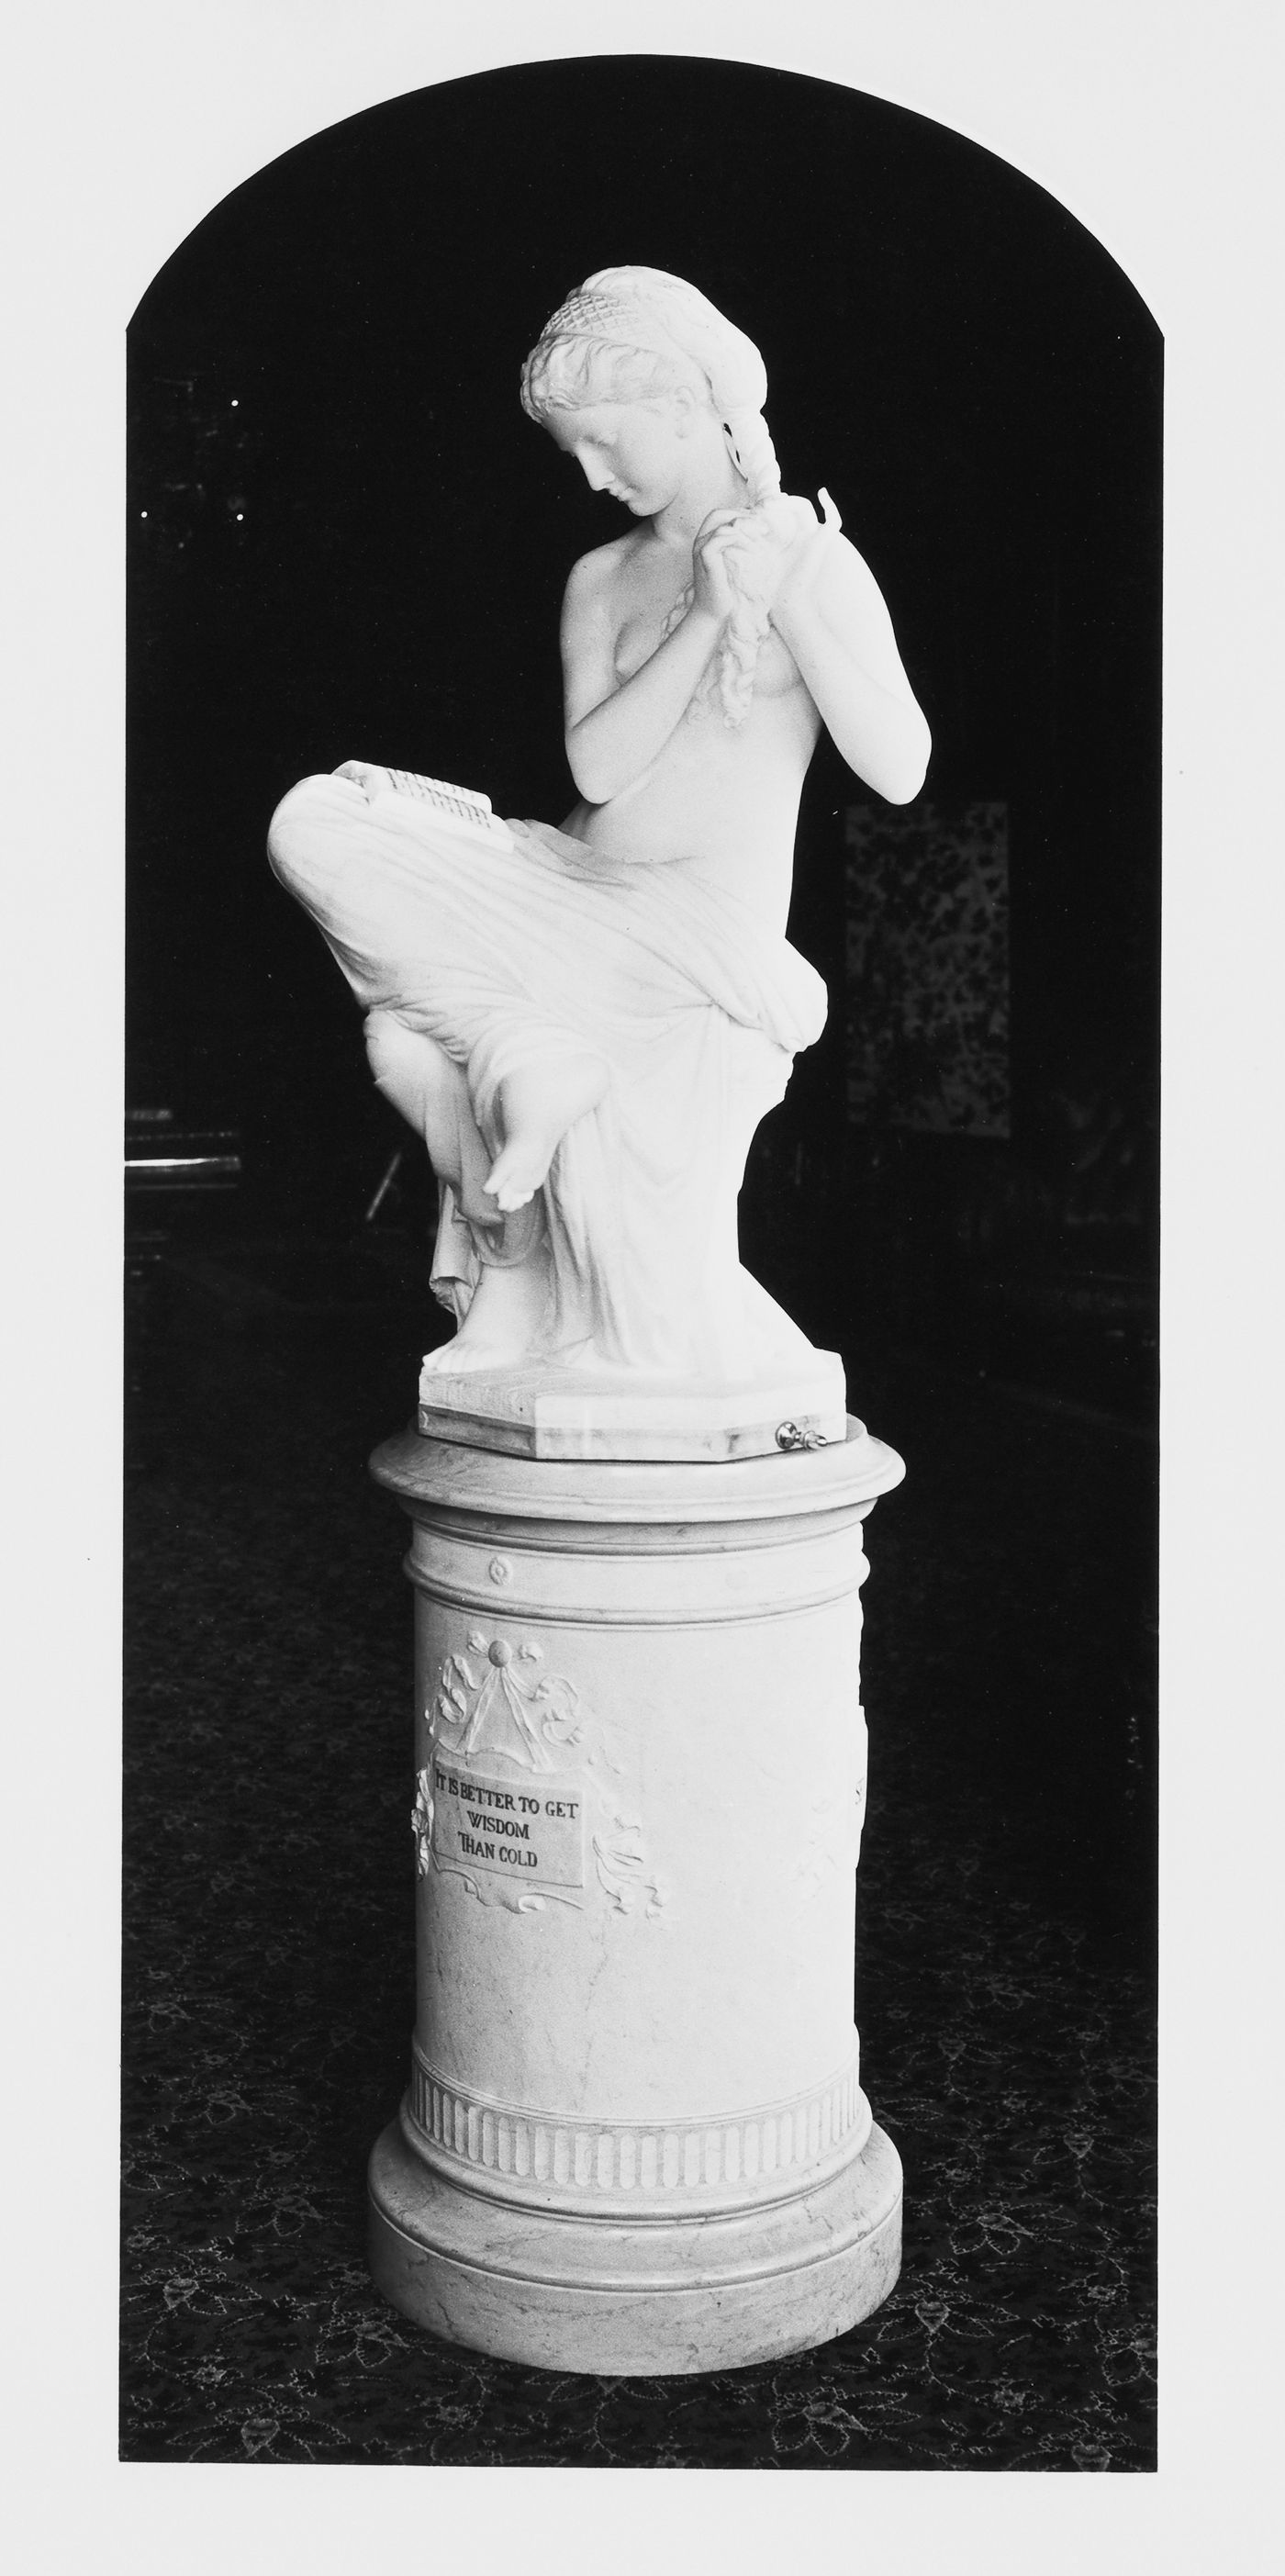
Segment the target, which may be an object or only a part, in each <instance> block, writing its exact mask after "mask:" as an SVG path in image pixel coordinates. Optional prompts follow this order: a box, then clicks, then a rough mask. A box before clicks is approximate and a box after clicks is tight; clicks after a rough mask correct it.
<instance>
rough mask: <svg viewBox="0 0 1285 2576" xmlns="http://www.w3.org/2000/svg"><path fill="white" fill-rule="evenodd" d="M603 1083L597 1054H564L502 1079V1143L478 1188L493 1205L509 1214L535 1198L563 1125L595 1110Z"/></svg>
mask: <svg viewBox="0 0 1285 2576" xmlns="http://www.w3.org/2000/svg"><path fill="white" fill-rule="evenodd" d="M608 1079H609V1076H608V1070H607V1066H606V1064H605V1063H604V1061H603V1059H602V1057H601V1056H598V1055H576V1056H564V1057H562V1058H560V1059H559V1060H558V1061H557V1062H555V1063H552V1064H544V1065H535V1066H533V1067H531V1069H530V1070H529V1071H525V1072H522V1073H510V1074H506V1075H505V1078H504V1080H503V1082H502V1083H501V1084H500V1087H499V1096H498V1106H499V1113H500V1122H501V1125H502V1127H503V1129H504V1143H503V1145H502V1146H501V1148H500V1151H499V1153H498V1154H497V1155H496V1158H495V1161H494V1162H493V1164H492V1165H491V1169H490V1171H489V1172H488V1174H487V1177H486V1179H485V1181H484V1182H483V1184H482V1186H483V1188H484V1190H485V1192H486V1195H487V1197H488V1198H492V1199H494V1201H495V1203H496V1206H497V1207H499V1208H502V1209H503V1210H504V1211H505V1213H506V1214H511V1213H512V1211H513V1210H514V1209H515V1208H522V1207H525V1206H526V1205H527V1202H528V1200H530V1199H532V1198H534V1196H535V1193H536V1191H537V1190H538V1189H539V1188H540V1187H541V1186H542V1184H543V1183H544V1182H545V1181H546V1180H547V1179H548V1176H549V1165H550V1163H551V1162H552V1161H553V1157H554V1155H555V1154H556V1152H557V1150H558V1147H559V1145H560V1144H561V1142H562V1139H563V1137H564V1136H565V1134H566V1132H567V1129H568V1127H573V1126H574V1125H575V1122H576V1120H577V1118H583V1117H585V1115H586V1114H587V1112H588V1111H589V1110H590V1109H596V1107H597V1105H598V1102H599V1101H600V1100H601V1098H602V1095H603V1093H604V1091H605V1090H606V1088H607V1082H608Z"/></svg>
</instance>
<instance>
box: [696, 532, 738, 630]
mask: <svg viewBox="0 0 1285 2576" xmlns="http://www.w3.org/2000/svg"><path fill="white" fill-rule="evenodd" d="M744 517H745V512H744V511H743V510H711V511H710V514H709V517H708V518H707V519H702V521H701V524H700V526H699V528H698V529H697V531H696V537H695V541H694V543H693V546H692V589H693V592H694V602H693V604H694V606H695V607H696V608H698V609H699V610H700V612H701V614H702V616H705V617H716V618H717V619H718V621H719V624H720V625H721V624H722V623H723V620H724V619H725V618H727V617H730V616H731V614H732V610H733V608H734V606H735V604H736V601H735V593H734V591H733V588H732V583H731V578H730V576H729V573H728V569H727V555H728V550H729V548H734V547H735V532H736V530H737V529H738V528H739V527H740V526H741V524H742V522H743V520H744Z"/></svg>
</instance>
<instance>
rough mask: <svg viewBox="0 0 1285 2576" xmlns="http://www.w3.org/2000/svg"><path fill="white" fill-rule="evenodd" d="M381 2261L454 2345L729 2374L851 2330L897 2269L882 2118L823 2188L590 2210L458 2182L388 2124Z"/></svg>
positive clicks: (557, 2361) (633, 2369)
mask: <svg viewBox="0 0 1285 2576" xmlns="http://www.w3.org/2000/svg"><path fill="white" fill-rule="evenodd" d="M370 2268H371V2272H372V2274H373V2276H374V2279H375V2281H376V2284H377V2286H378V2287H379V2288H380V2289H381V2290H382V2291H383V2293H384V2296H385V2297H386V2298H388V2299H391V2301H392V2303H393V2306H394V2307H396V2308H400V2309H401V2311H402V2313H403V2315H404V2316H408V2317H411V2318H413V2319H414V2322H415V2323H416V2325H420V2326H426V2327H427V2328H428V2329H429V2331H430V2332H431V2333H433V2334H437V2335H441V2336H442V2337H443V2338H444V2339H445V2340H446V2341H447V2342H449V2343H456V2344H463V2345H466V2346H467V2347H469V2349H471V2350H472V2351H475V2352H489V2353H494V2354H496V2355H497V2356H498V2357H499V2358H501V2359H502V2360H505V2361H520V2362H526V2363H530V2364H534V2365H535V2366H536V2367H537V2368H541V2369H545V2370H580V2371H586V2372H594V2373H597V2372H601V2373H603V2374H607V2375H618V2376H625V2377H634V2376H639V2377H641V2376H653V2377H656V2376H663V2375H665V2374H667V2373H670V2372H674V2373H678V2372H685V2371H686V2372H694V2371H709V2370H731V2369H737V2368H742V2367H745V2366H746V2365H748V2364H749V2363H751V2362H757V2361H772V2360H775V2359H776V2358H777V2357H778V2356H779V2355H780V2354H782V2353H788V2352H800V2351H804V2350H807V2349H808V2348H809V2347H810V2346H812V2345H814V2344H819V2343H828V2342H830V2341H831V2340H832V2339H833V2337H834V2336H835V2335H841V2334H845V2333H846V2332H847V2330H848V2328H849V2326H854V2325H857V2324H859V2323H860V2320H861V2319H862V2318H863V2317H866V2316H869V2315H870V2313H871V2311H872V2309H874V2308H877V2307H878V2306H879V2304H880V2301H881V2300H883V2299H886V2297H887V2296H888V2293H889V2291H890V2290H891V2288H892V2286H893V2284H894V2282H895V2281H896V2278H897V2274H898V2272H899V2270H900V2268H901V2160H900V2158H899V2156H898V2154H897V2150H896V2148H895V2147H894V2146H893V2144H892V2141H891V2139H889V2138H887V2137H885V2135H884V2133H883V2131H882V2129H879V2128H872V2129H871V2131H870V2135H869V2137H868V2138H867V2140H866V2144H865V2146H864V2148H863V2150H862V2152H861V2153H860V2155H858V2156H854V2157H853V2158H852V2159H851V2161H850V2162H849V2163H848V2164H846V2165H845V2166H844V2167H843V2168H842V2170H841V2171H840V2172H839V2173H838V2174H835V2175H832V2176H831V2178H830V2180H829V2181H827V2182H825V2183H823V2184H821V2185H820V2186H819V2188H818V2189H817V2190H815V2191H812V2192H804V2193H803V2194H801V2195H800V2196H799V2197H798V2198H797V2199H793V2200H786V2201H778V2202H776V2203H774V2204H773V2205H771V2206H769V2207H767V2208H762V2209H751V2210H747V2211H743V2212H741V2213H738V2214H733V2215H728V2216H724V2217H714V2216H710V2217H691V2218H681V2219H676V2220H670V2219H640V2220H632V2221H631V2220H627V2219H626V2220H621V2219H619V2218H615V2217H613V2218H610V2219H606V2218H597V2219H595V2218H591V2217H587V2216H586V2217H580V2216H574V2217H572V2216H566V2215H564V2214H562V2213H561V2212H555V2211H547V2212H546V2211H543V2210H531V2209H518V2208H514V2207H512V2206H511V2205H509V2206H506V2205H504V2204H503V2203H501V2202H498V2201H496V2200H494V2199H492V2198H490V2197H489V2196H488V2195H485V2194H483V2193H480V2192H472V2191H466V2190H460V2189H458V2188H457V2187H456V2186H455V2185H454V2184H453V2183H451V2182H449V2181H448V2180H447V2179H446V2178H445V2177H444V2176H443V2175H442V2174H440V2173H438V2172H436V2171H435V2170H434V2169H433V2168H432V2167H430V2166H429V2165H427V2164H425V2163H424V2161H423V2159H422V2158H421V2157H420V2156H419V2155H417V2154H416V2152H415V2150H414V2148H413V2147H412V2146H411V2145H410V2144H409V2142H408V2140H407V2137H406V2134H405V2132H404V2130H403V2128H402V2125H401V2123H400V2121H396V2120H394V2121H393V2122H392V2123H391V2124H390V2125H389V2127H388V2128H387V2129H385V2131H384V2133H383V2136H382V2137H381V2138H380V2139H379V2140H378V2143H377V2144H376V2147H375V2150H374V2153H373V2155H372V2156H371V2160H370Z"/></svg>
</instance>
